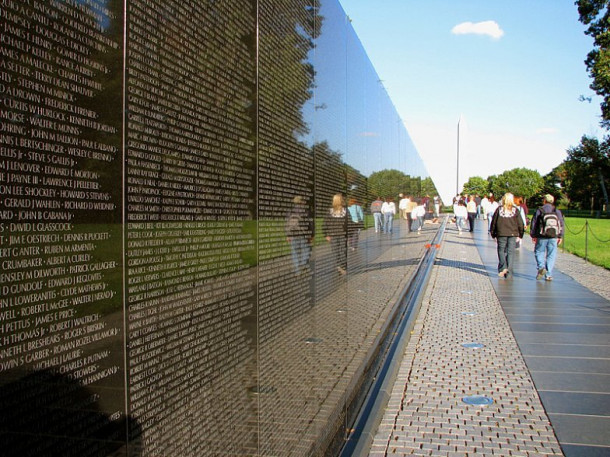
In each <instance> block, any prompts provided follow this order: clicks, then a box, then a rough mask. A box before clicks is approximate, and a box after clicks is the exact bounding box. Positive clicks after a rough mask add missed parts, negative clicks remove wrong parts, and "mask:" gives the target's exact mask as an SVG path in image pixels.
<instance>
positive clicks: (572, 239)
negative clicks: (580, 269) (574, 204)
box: [561, 217, 610, 269]
mask: <svg viewBox="0 0 610 457" xmlns="http://www.w3.org/2000/svg"><path fill="white" fill-rule="evenodd" d="M565 223H566V230H565V234H564V240H563V243H562V245H561V246H562V248H563V249H565V250H566V251H568V252H571V253H572V254H576V255H577V256H579V257H582V258H585V253H586V258H587V260H588V261H589V262H591V263H594V264H595V265H600V266H602V267H605V268H607V269H610V219H583V218H578V217H566V218H565Z"/></svg>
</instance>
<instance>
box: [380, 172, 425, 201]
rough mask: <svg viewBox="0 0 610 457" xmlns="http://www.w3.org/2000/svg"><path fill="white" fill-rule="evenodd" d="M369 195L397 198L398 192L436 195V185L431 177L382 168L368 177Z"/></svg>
mask: <svg viewBox="0 0 610 457" xmlns="http://www.w3.org/2000/svg"><path fill="white" fill-rule="evenodd" d="M368 182H369V196H370V198H373V199H374V198H376V197H382V198H387V197H392V198H394V199H397V198H398V195H399V194H401V193H402V194H405V195H410V196H413V197H423V196H425V195H429V196H433V195H437V191H436V187H435V186H434V183H433V182H432V179H431V178H429V177H428V178H423V179H422V178H421V177H419V176H409V175H407V174H405V173H403V172H402V171H399V170H382V171H377V172H375V173H372V174H371V176H369V179H368Z"/></svg>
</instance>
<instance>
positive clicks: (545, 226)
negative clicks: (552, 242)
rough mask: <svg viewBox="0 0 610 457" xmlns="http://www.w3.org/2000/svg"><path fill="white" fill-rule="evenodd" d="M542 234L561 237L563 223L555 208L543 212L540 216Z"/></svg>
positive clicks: (547, 236) (546, 236)
mask: <svg viewBox="0 0 610 457" xmlns="http://www.w3.org/2000/svg"><path fill="white" fill-rule="evenodd" d="M540 235H541V236H544V237H545V238H559V236H560V235H561V223H560V222H559V216H558V215H557V211H556V210H555V209H553V211H552V212H550V213H542V216H541V217H540Z"/></svg>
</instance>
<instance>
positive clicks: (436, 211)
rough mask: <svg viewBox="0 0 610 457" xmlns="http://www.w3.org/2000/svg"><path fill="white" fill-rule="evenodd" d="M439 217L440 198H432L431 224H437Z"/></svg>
mask: <svg viewBox="0 0 610 457" xmlns="http://www.w3.org/2000/svg"><path fill="white" fill-rule="evenodd" d="M440 216H441V198H440V197H439V196H438V195H435V196H434V219H433V220H432V222H434V223H436V222H438V219H439V217H440Z"/></svg>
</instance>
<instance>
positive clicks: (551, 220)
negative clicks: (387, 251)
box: [285, 192, 564, 281]
mask: <svg viewBox="0 0 610 457" xmlns="http://www.w3.org/2000/svg"><path fill="white" fill-rule="evenodd" d="M554 201H555V200H554V198H553V196H552V195H549V194H547V195H545V196H544V198H543V205H542V206H541V207H540V208H538V209H537V210H536V212H535V214H534V217H533V218H532V221H531V224H528V222H529V219H528V217H527V213H528V209H527V206H526V203H525V201H524V199H523V198H521V197H518V196H517V197H515V196H514V195H513V194H512V193H510V192H507V193H506V194H504V196H503V197H502V199H501V201H500V202H496V201H495V198H494V196H493V195H489V196H486V197H484V198H482V199H480V200H479V201H477V197H476V196H474V195H470V196H466V197H460V198H455V199H454V205H453V211H454V216H455V223H456V226H457V229H458V233H462V230H463V229H465V228H466V221H468V229H469V231H470V232H472V231H473V230H474V225H475V220H476V219H477V218H481V219H487V220H488V230H489V234H490V235H491V237H492V238H494V239H495V240H496V242H497V253H498V276H500V277H503V278H508V277H509V276H511V275H512V274H513V261H514V256H515V250H516V249H518V248H519V245H520V242H521V239H522V238H523V235H524V233H525V230H526V229H527V228H528V226H529V229H530V236H531V238H532V241H533V243H534V256H535V259H536V266H537V273H536V279H545V280H546V281H552V280H553V268H554V265H555V258H556V255H557V246H558V245H559V244H560V243H561V240H562V234H563V229H564V220H563V215H562V214H561V211H560V210H558V209H557V208H556V207H555V206H554V205H553V203H554ZM429 203H430V200H429V198H421V199H415V198H411V197H409V196H404V195H402V194H401V195H400V201H399V204H398V212H399V217H400V219H401V220H405V221H406V222H407V229H408V231H416V232H418V233H419V232H420V231H421V229H422V227H423V225H424V220H425V218H426V215H427V214H429V212H428V211H427V205H428V204H429ZM432 204H433V205H434V210H433V214H434V217H435V218H438V217H439V212H440V199H438V197H435V198H434V200H433V201H432ZM370 211H371V213H372V215H373V219H374V224H375V233H387V234H391V233H392V231H393V222H394V216H395V215H396V213H397V208H396V205H395V203H394V200H393V198H391V197H390V198H386V199H385V200H384V199H382V198H380V197H378V198H376V199H375V200H374V201H373V202H372V203H371V206H370ZM364 227H365V225H364V210H363V208H362V206H361V205H360V204H359V203H358V201H357V200H356V199H355V198H350V199H349V201H348V205H347V206H346V204H345V197H344V196H343V194H340V193H339V194H335V195H334V196H333V199H332V206H331V208H330V209H329V211H328V213H327V214H326V216H325V217H324V221H323V224H322V232H323V234H324V237H325V239H326V240H327V241H328V242H329V243H330V244H331V250H332V252H333V255H334V258H335V261H336V268H337V270H338V271H339V273H341V274H345V273H346V264H347V253H346V239H347V247H348V248H349V249H350V250H352V251H355V250H356V249H357V247H358V241H359V235H360V231H361V230H362V229H364ZM285 232H286V237H287V239H288V241H289V243H290V245H291V255H292V260H293V264H294V268H295V273H297V274H301V273H303V272H306V271H307V270H308V268H309V267H308V264H309V259H310V256H311V245H312V242H313V237H314V219H313V217H312V216H311V213H310V211H309V209H308V205H307V202H306V200H305V199H304V198H303V197H300V196H296V197H294V199H293V208H292V210H291V211H290V212H289V213H288V215H287V217H286V224H285Z"/></svg>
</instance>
